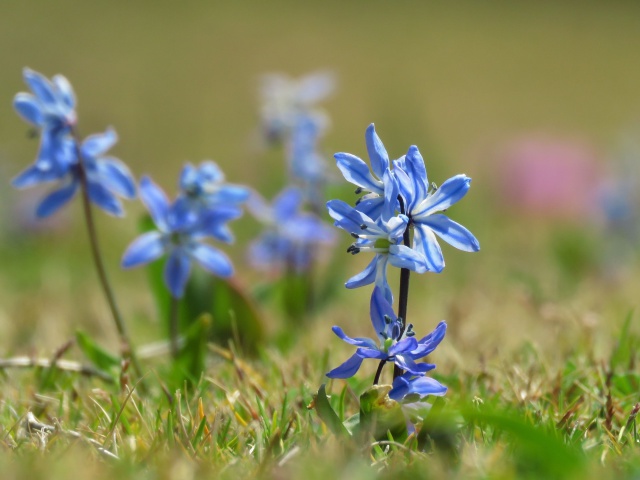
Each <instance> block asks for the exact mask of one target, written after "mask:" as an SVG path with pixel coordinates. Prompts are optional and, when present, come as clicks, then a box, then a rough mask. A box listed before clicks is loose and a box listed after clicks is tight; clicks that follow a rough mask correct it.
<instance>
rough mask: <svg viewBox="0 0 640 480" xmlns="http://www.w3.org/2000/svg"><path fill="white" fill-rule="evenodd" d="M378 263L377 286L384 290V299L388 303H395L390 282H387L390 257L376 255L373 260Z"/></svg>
mask: <svg viewBox="0 0 640 480" xmlns="http://www.w3.org/2000/svg"><path fill="white" fill-rule="evenodd" d="M373 259H374V260H375V262H376V280H375V282H376V286H377V287H378V288H379V289H380V290H382V293H383V295H384V298H386V299H387V302H389V303H393V293H392V292H391V287H390V286H389V282H387V262H388V261H389V255H379V254H378V255H376V256H375V257H374V258H373Z"/></svg>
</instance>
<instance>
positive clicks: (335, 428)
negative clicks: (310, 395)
mask: <svg viewBox="0 0 640 480" xmlns="http://www.w3.org/2000/svg"><path fill="white" fill-rule="evenodd" d="M313 405H314V408H315V409H316V412H318V416H319V417H320V419H321V420H322V421H323V422H324V423H325V424H326V425H327V427H329V430H331V431H332V432H333V433H334V434H335V435H337V436H339V437H345V438H346V437H351V434H350V433H349V430H347V428H346V427H345V426H344V425H343V424H342V422H341V421H340V417H338V414H337V413H336V412H335V410H334V409H333V407H331V404H330V403H329V398H328V397H327V391H326V385H324V384H322V386H321V387H320V389H319V390H318V393H317V394H316V396H315V397H314V402H313Z"/></svg>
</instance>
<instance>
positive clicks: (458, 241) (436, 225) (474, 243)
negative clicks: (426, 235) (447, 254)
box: [421, 213, 480, 252]
mask: <svg viewBox="0 0 640 480" xmlns="http://www.w3.org/2000/svg"><path fill="white" fill-rule="evenodd" d="M421 223H422V224H423V225H426V226H427V227H429V228H431V230H433V231H434V232H435V233H436V235H438V236H439V237H440V238H441V239H443V240H444V241H445V242H447V243H448V244H449V245H452V246H454V247H456V248H457V249H459V250H462V251H465V252H477V251H478V250H480V243H479V242H478V240H477V239H476V237H474V236H473V234H472V233H471V232H470V231H469V230H467V229H466V228H465V227H463V226H462V225H460V224H459V223H456V222H454V221H453V220H451V219H450V218H448V217H447V216H445V215H442V214H441V213H438V214H433V215H429V216H428V217H426V218H425V219H424V220H422V221H421Z"/></svg>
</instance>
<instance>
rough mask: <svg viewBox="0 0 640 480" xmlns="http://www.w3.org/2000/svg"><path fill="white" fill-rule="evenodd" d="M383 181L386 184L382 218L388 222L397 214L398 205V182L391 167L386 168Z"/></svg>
mask: <svg viewBox="0 0 640 480" xmlns="http://www.w3.org/2000/svg"><path fill="white" fill-rule="evenodd" d="M382 183H383V184H384V205H383V207H382V212H381V215H380V219H381V220H382V221H383V222H388V221H389V220H390V219H391V218H392V217H393V215H394V214H395V212H396V206H397V205H398V183H397V181H396V178H395V175H393V174H392V173H391V170H389V169H387V170H385V172H384V175H383V179H382Z"/></svg>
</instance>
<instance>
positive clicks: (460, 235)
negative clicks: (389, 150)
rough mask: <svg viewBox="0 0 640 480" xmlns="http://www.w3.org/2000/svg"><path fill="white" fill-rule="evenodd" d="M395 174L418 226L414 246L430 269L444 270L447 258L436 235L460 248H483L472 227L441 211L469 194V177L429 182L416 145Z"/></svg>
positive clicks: (400, 161)
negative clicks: (468, 227)
mask: <svg viewBox="0 0 640 480" xmlns="http://www.w3.org/2000/svg"><path fill="white" fill-rule="evenodd" d="M394 174H395V177H396V178H397V180H398V186H399V190H400V196H401V197H402V200H403V203H404V211H405V213H406V215H407V216H408V217H409V220H410V223H411V225H412V226H413V227H414V235H413V248H414V249H415V250H416V251H417V252H420V253H421V254H422V255H424V257H425V259H426V262H427V269H428V270H430V271H433V272H441V271H442V270H443V268H444V257H443V255H442V250H441V249H440V245H439V244H438V242H437V240H436V235H437V236H438V237H440V238H441V239H442V240H444V241H445V242H447V243H449V244H450V245H452V246H454V247H456V248H457V249H459V250H463V251H465V252H477V251H478V250H480V243H479V242H478V240H477V239H476V237H474V236H473V234H472V233H471V232H470V231H469V230H467V229H466V228H465V227H463V226H462V225H460V224H459V223H456V222H454V221H453V220H451V219H449V218H448V217H447V216H446V215H443V214H442V213H440V212H443V211H445V210H447V209H448V208H449V207H451V206H452V205H453V204H455V203H456V202H458V201H459V200H460V199H462V197H464V196H465V195H466V194H467V192H468V191H469V188H470V186H471V179H470V178H469V177H467V176H466V175H456V176H454V177H451V178H450V179H448V180H447V181H446V182H444V183H443V184H442V185H441V186H440V188H434V187H433V186H431V185H429V181H428V179H427V170H426V168H425V166H424V161H423V159H422V155H420V152H419V150H418V147H416V146H412V147H410V148H409V151H408V152H407V154H406V155H405V156H404V157H402V158H400V159H398V160H395V161H394Z"/></svg>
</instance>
